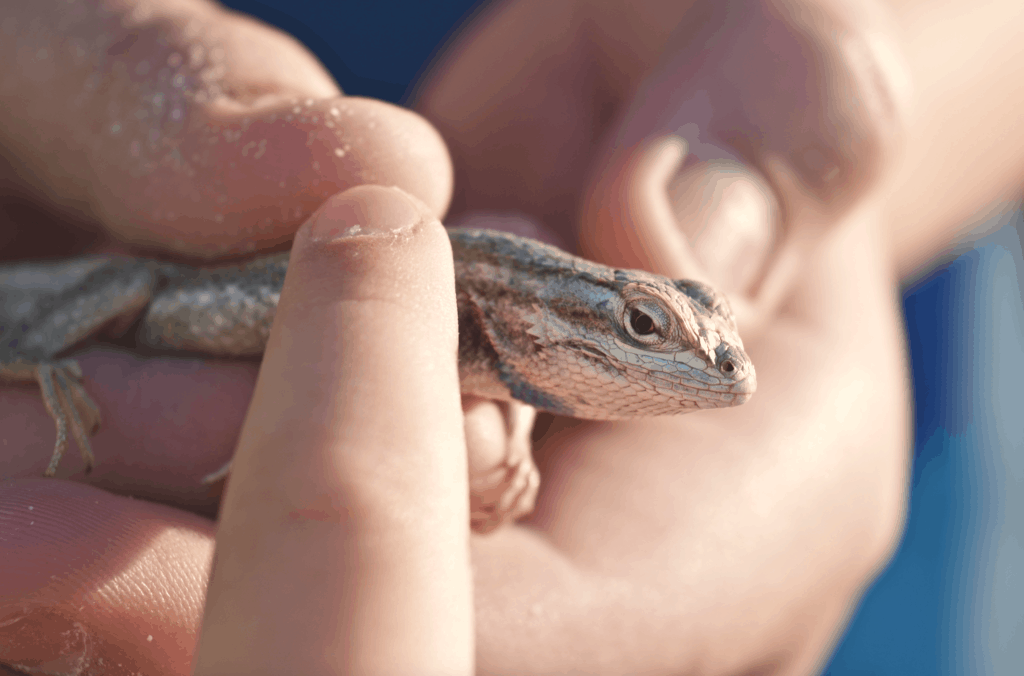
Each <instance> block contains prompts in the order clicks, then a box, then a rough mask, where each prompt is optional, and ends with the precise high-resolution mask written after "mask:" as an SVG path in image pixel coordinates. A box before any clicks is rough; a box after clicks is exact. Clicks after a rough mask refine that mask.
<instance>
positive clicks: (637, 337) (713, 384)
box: [506, 269, 757, 420]
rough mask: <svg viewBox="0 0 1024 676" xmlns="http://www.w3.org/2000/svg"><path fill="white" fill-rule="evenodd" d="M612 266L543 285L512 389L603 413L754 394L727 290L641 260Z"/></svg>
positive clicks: (709, 403)
mask: <svg viewBox="0 0 1024 676" xmlns="http://www.w3.org/2000/svg"><path fill="white" fill-rule="evenodd" d="M591 270H592V269H591ZM609 273H611V274H602V275H600V277H595V276H594V275H592V274H590V271H588V272H587V273H581V274H578V275H576V277H575V278H574V279H573V280H572V281H571V282H569V283H566V284H564V285H562V287H561V289H560V290H559V293H558V294H552V295H548V294H544V293H541V294H540V297H541V299H542V300H543V303H542V304H540V303H539V304H537V305H535V306H534V311H533V312H531V313H530V314H529V315H528V317H527V319H528V322H529V326H528V328H527V329H526V331H525V333H527V334H529V336H530V337H531V338H532V340H533V347H534V349H533V350H532V351H531V352H532V354H531V356H530V358H529V363H522V364H521V365H518V367H517V368H515V371H514V374H513V377H512V378H510V379H508V380H507V381H506V382H509V385H510V387H511V389H512V391H513V395H514V396H516V397H517V398H519V399H524V400H526V401H528V403H535V404H536V405H538V406H539V407H541V408H545V409H548V410H555V411H556V412H560V413H563V414H566V415H571V416H574V417H578V418H593V419H606V420H607V419H616V418H632V417H641V416H651V415H665V414H675V413H685V412H688V411H692V410H696V409H705V408H723V407H728V406H736V405H738V404H742V403H744V402H745V401H747V400H748V399H749V398H750V396H751V395H752V394H753V392H754V390H755V389H756V386H757V383H756V377H755V374H754V367H753V364H752V363H751V361H750V358H749V357H748V356H747V354H746V352H744V350H743V341H742V340H741V339H740V337H739V334H738V332H737V330H736V323H735V320H734V318H733V315H732V311H731V309H730V308H729V304H728V302H727V301H726V299H725V298H724V297H723V296H721V295H719V294H718V293H717V292H715V291H714V289H712V288H711V287H709V286H707V285H706V284H702V283H699V282H693V281H687V280H670V279H667V278H665V277H660V276H658V275H653V274H650V273H646V272H642V271H637V270H614V271H611V270H609ZM611 276H613V278H612V279H609V277H611ZM520 374H528V376H527V377H525V378H520V377H519V375H520ZM555 393H557V394H555Z"/></svg>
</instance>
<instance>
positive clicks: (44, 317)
mask: <svg viewBox="0 0 1024 676" xmlns="http://www.w3.org/2000/svg"><path fill="white" fill-rule="evenodd" d="M152 287H153V276H152V273H151V272H150V271H149V270H148V269H147V267H146V266H145V264H143V263H140V262H137V261H107V260H102V259H95V260H76V261H70V262H67V263H61V264H48V265H47V264H29V265H20V266H17V267H12V268H4V269H2V270H0V380H5V381H8V382H35V383H37V384H38V385H39V389H40V392H41V394H42V396H43V403H44V405H45V406H46V411H47V412H48V413H49V414H50V417H51V418H53V421H54V423H55V424H56V427H57V439H56V442H55V443H54V449H53V455H52V456H51V458H50V463H49V465H48V466H47V468H46V471H45V475H46V476H53V475H54V474H55V473H56V471H57V465H58V464H59V463H60V460H61V458H62V457H63V455H64V453H65V452H66V451H67V447H68V433H69V432H70V434H71V436H73V437H74V438H75V441H76V442H77V443H78V448H79V450H80V451H81V454H82V459H83V460H84V461H85V466H86V471H88V470H90V469H92V466H93V465H94V463H95V459H94V456H93V454H92V448H91V445H90V444H89V437H90V436H91V435H92V434H94V433H95V432H96V430H97V429H98V428H99V425H100V411H99V408H98V407H97V406H96V404H95V402H93V401H92V398H91V397H89V394H88V393H87V392H86V391H85V389H84V388H83V387H82V385H81V380H82V369H81V368H80V367H79V365H78V362H77V361H75V360H74V359H58V358H56V355H57V354H59V353H60V352H63V351H65V350H67V349H70V348H71V347H73V346H75V345H76V344H78V343H80V342H81V341H82V340H84V339H85V338H87V337H89V336H91V335H94V334H96V333H98V332H100V330H101V329H103V328H104V327H110V326H116V327H117V328H118V329H119V330H122V331H123V330H124V328H126V327H127V326H129V325H130V324H131V323H132V321H133V319H134V317H136V316H137V315H138V314H139V313H140V311H141V310H142V309H143V308H144V307H145V306H146V304H147V303H148V302H149V299H150V297H151V295H152Z"/></svg>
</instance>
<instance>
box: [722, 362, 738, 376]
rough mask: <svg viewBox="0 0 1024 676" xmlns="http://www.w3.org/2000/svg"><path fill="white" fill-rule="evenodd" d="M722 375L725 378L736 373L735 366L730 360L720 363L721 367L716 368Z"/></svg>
mask: <svg viewBox="0 0 1024 676" xmlns="http://www.w3.org/2000/svg"><path fill="white" fill-rule="evenodd" d="M718 368H719V370H721V372H722V373H724V374H725V375H727V376H731V375H732V374H733V373H735V372H736V364H734V363H733V361H732V359H726V360H725V361H723V362H722V365H721V366H719V367H718Z"/></svg>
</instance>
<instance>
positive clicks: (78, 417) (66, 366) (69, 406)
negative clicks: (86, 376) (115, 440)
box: [35, 359, 100, 476]
mask: <svg viewBox="0 0 1024 676" xmlns="http://www.w3.org/2000/svg"><path fill="white" fill-rule="evenodd" d="M35 376H36V382H38V383H39V389H40V390H41V391H42V394H43V403H44V404H46V410H47V412H48V413H49V414H50V417H51V418H53V421H54V422H55V423H57V442H56V443H55V444H54V446H53V456H52V457H51V458H50V464H49V466H48V467H47V468H46V471H45V472H44V473H43V474H44V476H53V475H54V474H55V473H56V472H57V465H58V464H59V463H60V459H61V457H63V455H64V452H65V451H67V450H68V428H69V427H70V429H71V435H72V436H73V437H74V438H75V441H76V442H78V449H79V450H80V451H81V453H82V460H84V461H85V471H86V472H88V471H90V470H92V467H93V465H94V464H95V461H96V459H95V457H94V456H93V454H92V447H91V445H90V444H89V437H90V436H91V435H92V434H94V433H95V432H96V430H97V429H98V428H99V426H100V410H99V408H98V407H97V406H96V404H95V403H93V401H92V399H91V398H90V397H89V395H88V393H86V391H85V388H83V387H82V385H81V382H80V381H81V380H82V369H81V367H79V365H78V362H77V361H75V360H73V359H64V360H61V361H59V362H47V363H42V364H39V365H38V366H37V367H36V369H35ZM69 422H70V425H69Z"/></svg>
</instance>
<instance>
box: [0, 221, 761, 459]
mask: <svg viewBox="0 0 1024 676" xmlns="http://www.w3.org/2000/svg"><path fill="white" fill-rule="evenodd" d="M449 234H450V237H451V243H452V249H453V253H454V257H455V272H456V294H457V300H458V314H459V372H460V378H461V381H462V390H463V392H464V393H468V394H477V395H480V396H484V397H489V398H494V399H502V400H512V399H518V400H520V401H523V402H525V403H527V404H530V405H532V406H535V407H537V408H539V409H542V410H548V411H551V412H553V413H558V414H562V415H569V416H573V417H577V418H587V419H598V420H612V419H621V418H631V417H639V416H648V415H662V414H670V413H683V412H686V411H690V410H695V409H699V408H719V407H725V406H733V405H737V404H741V403H743V402H744V401H746V400H747V399H748V398H749V397H750V395H751V394H752V393H753V391H754V389H755V387H756V381H755V376H754V370H753V366H752V364H751V363H750V360H749V358H748V357H747V355H746V354H745V353H744V351H743V344H742V342H741V340H740V338H739V335H738V334H737V331H736V325H735V322H734V320H733V317H732V313H731V311H730V310H729V307H728V305H727V304H726V302H725V301H724V299H722V298H721V297H720V296H718V295H717V294H716V293H715V292H714V291H713V290H712V289H711V288H710V287H708V286H706V285H704V284H700V283H697V282H689V281H678V280H677V281H673V280H669V279H666V278H664V277H660V276H658V275H653V274H650V273H646V272H642V271H637V270H617V269H614V268H610V267H607V266H603V265H598V264H595V263H590V262H588V261H585V260H583V259H580V258H577V257H575V256H571V255H569V254H567V253H565V252H563V251H561V250H559V249H557V248H555V247H552V246H548V245H546V244H541V243H539V242H535V241H533V240H528V239H525V238H521V237H517V236H514V235H509V234H506V233H502V232H495V231H487V230H451V231H449ZM287 266H288V254H287V253H284V254H275V255H270V256H265V257H260V258H256V259H253V260H251V261H248V262H246V263H242V264H236V265H224V266H219V267H191V266H185V265H179V264H174V263H163V262H159V261H153V260H147V259H133V258H119V259H114V258H111V259H104V258H93V259H75V260H72V261H66V262H62V263H45V264H44V263H30V264H19V265H15V266H9V267H0V380H7V381H14V382H31V381H35V382H37V383H38V384H39V386H40V388H41V390H42V394H43V400H44V402H45V403H46V407H47V410H48V411H49V413H50V415H51V417H53V419H54V421H55V422H56V424H57V442H56V445H55V450H54V455H53V458H52V460H51V462H50V465H49V467H48V468H47V471H46V474H47V475H52V474H53V473H54V471H55V470H56V467H57V463H58V462H59V460H60V457H61V455H62V453H63V452H64V450H65V449H66V447H67V437H68V432H69V431H70V432H71V434H72V435H73V436H74V437H75V439H76V441H77V442H78V445H79V448H80V450H81V451H82V454H83V457H84V458H85V460H86V463H87V465H88V466H91V465H92V462H93V459H92V454H91V450H90V448H89V441H88V436H89V435H90V434H92V433H93V432H94V431H95V429H96V428H97V427H98V425H99V423H100V416H99V411H98V409H97V407H96V405H95V404H94V403H93V402H92V400H91V399H90V398H89V396H88V394H87V393H86V392H85V390H84V389H83V388H82V386H81V384H80V380H81V378H82V373H81V370H80V369H79V367H78V364H77V362H75V361H74V360H72V359H62V358H60V355H61V354H62V353H63V352H66V351H67V350H69V349H71V348H73V347H74V346H75V345H77V344H78V343H80V342H81V341H83V340H84V339H86V338H88V337H89V336H92V335H94V334H97V333H99V332H101V330H112V331H113V332H115V333H116V332H119V331H120V332H123V331H124V330H126V329H127V328H128V327H129V326H131V325H133V324H134V323H135V322H136V321H137V320H138V318H139V316H140V315H141V317H142V319H141V322H140V325H139V332H138V336H137V341H138V343H139V344H140V345H145V346H148V347H151V348H156V349H158V350H167V351H187V352H194V353H202V354H208V355H219V356H254V355H260V354H262V352H263V349H264V347H265V345H266V341H267V338H268V337H269V334H270V328H271V325H272V324H273V320H274V315H275V312H276V308H277V302H278V299H279V296H280V291H281V287H282V284H283V281H284V275H285V272H286V271H287Z"/></svg>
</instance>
